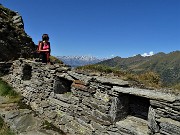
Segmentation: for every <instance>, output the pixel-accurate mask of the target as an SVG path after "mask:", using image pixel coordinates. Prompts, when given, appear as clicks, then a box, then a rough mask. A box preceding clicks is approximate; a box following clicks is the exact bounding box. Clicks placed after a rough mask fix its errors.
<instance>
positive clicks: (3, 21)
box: [0, 4, 35, 61]
mask: <svg viewBox="0 0 180 135" xmlns="http://www.w3.org/2000/svg"><path fill="white" fill-rule="evenodd" d="M0 48H1V49H0V61H9V60H14V59H17V58H19V57H24V58H28V57H31V56H32V53H33V52H34V50H35V44H34V42H33V41H32V38H30V37H29V36H28V35H27V34H26V32H25V30H24V22H23V19H22V17H21V16H20V14H19V13H18V12H15V11H12V10H10V9H8V8H5V7H4V6H3V5H1V4H0Z"/></svg>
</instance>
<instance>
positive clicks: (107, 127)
mask: <svg viewBox="0 0 180 135" xmlns="http://www.w3.org/2000/svg"><path fill="white" fill-rule="evenodd" d="M6 80H7V81H8V82H9V83H10V84H11V85H12V86H13V87H14V88H15V89H16V90H17V91H18V92H20V93H21V94H22V95H23V97H24V102H26V103H27V104H30V105H31V107H32V109H33V110H34V111H35V112H36V113H37V114H38V115H39V117H41V118H42V119H45V120H47V121H49V122H50V123H52V124H54V125H55V126H56V127H59V128H60V129H62V130H63V131H65V132H67V133H70V134H73V135H79V134H83V135H128V134H133V135H136V134H137V135H145V134H165V135H169V134H173V135H176V134H177V135H178V134H179V132H180V122H179V121H180V115H179V112H180V100H179V99H180V98H179V97H178V96H175V95H169V94H165V93H161V92H157V91H152V90H146V89H137V88H130V87H129V83H128V82H127V81H123V80H119V79H115V78H107V77H103V76H90V75H86V74H82V73H77V72H75V71H72V70H71V69H70V68H69V67H66V66H65V65H63V64H62V65H56V64H55V65H45V64H42V63H38V62H32V61H27V60H24V59H19V60H16V61H14V63H13V65H12V67H11V72H10V74H9V76H8V77H7V76H6Z"/></svg>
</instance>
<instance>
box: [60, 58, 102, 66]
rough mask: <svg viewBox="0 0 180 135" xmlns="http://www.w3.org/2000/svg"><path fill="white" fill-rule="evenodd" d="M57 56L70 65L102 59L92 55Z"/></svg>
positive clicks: (84, 63)
mask: <svg viewBox="0 0 180 135" xmlns="http://www.w3.org/2000/svg"><path fill="white" fill-rule="evenodd" d="M57 58H59V59H60V60H61V61H63V62H64V63H65V64H67V65H70V66H71V67H78V66H84V65H88V64H95V63H98V62H100V61H102V60H104V59H98V58H96V57H92V56H57Z"/></svg>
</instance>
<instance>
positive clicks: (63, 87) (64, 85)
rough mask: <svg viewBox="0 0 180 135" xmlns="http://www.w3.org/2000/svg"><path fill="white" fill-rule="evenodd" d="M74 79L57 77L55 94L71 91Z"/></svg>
mask: <svg viewBox="0 0 180 135" xmlns="http://www.w3.org/2000/svg"><path fill="white" fill-rule="evenodd" d="M71 84H72V81H70V80H67V79H65V78H62V77H56V78H55V83H54V93H55V94H64V93H67V92H71Z"/></svg>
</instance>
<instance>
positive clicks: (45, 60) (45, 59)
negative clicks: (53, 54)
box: [41, 52, 47, 63]
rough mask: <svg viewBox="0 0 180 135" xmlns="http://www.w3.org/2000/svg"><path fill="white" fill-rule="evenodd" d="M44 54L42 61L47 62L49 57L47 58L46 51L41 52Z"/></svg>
mask: <svg viewBox="0 0 180 135" xmlns="http://www.w3.org/2000/svg"><path fill="white" fill-rule="evenodd" d="M41 54H42V63H47V58H46V53H44V52H43V53H41Z"/></svg>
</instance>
